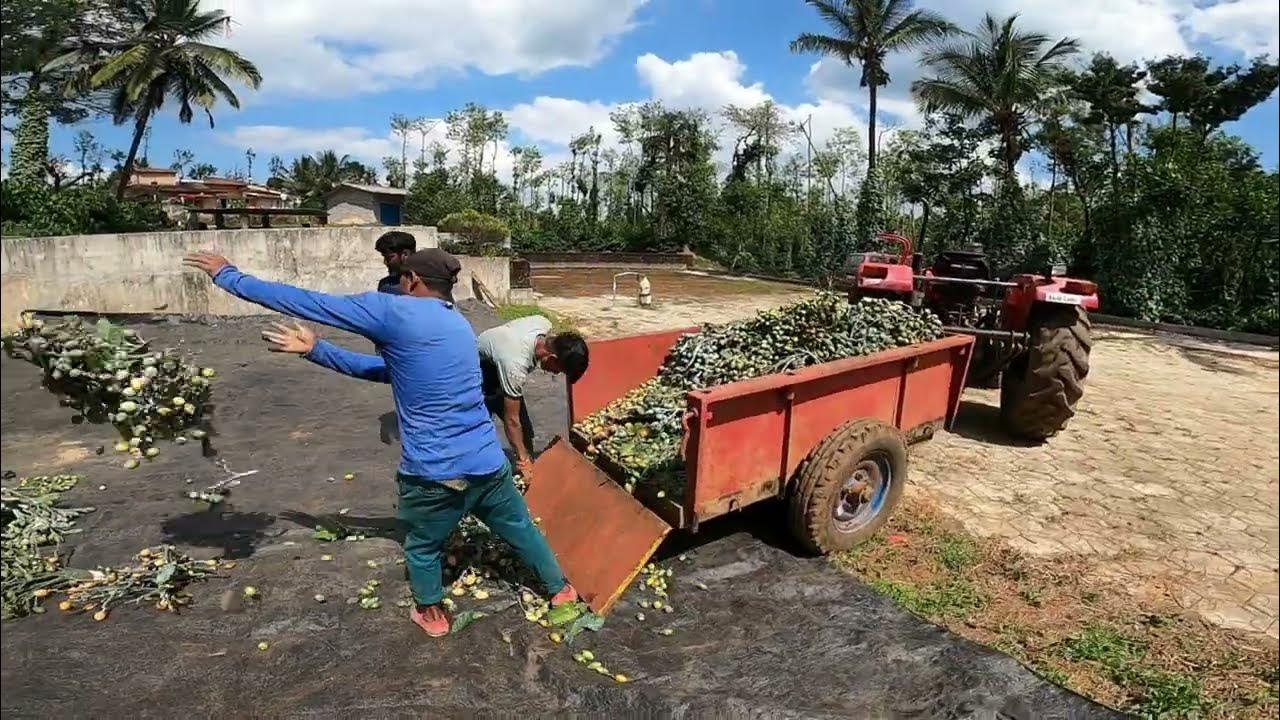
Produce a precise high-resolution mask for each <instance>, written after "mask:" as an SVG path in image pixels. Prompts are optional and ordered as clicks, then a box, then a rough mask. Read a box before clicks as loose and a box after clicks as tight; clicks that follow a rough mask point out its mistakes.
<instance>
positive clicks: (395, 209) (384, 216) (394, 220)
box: [378, 202, 400, 225]
mask: <svg viewBox="0 0 1280 720" xmlns="http://www.w3.org/2000/svg"><path fill="white" fill-rule="evenodd" d="M378 222H380V223H382V224H383V225H399V224H400V203H388V202H380V203H378Z"/></svg>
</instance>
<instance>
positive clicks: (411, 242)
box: [373, 230, 418, 295]
mask: <svg viewBox="0 0 1280 720" xmlns="http://www.w3.org/2000/svg"><path fill="white" fill-rule="evenodd" d="M373 249H374V250H377V251H378V254H379V255H381V256H382V264H383V265H386V266H387V276H386V277H384V278H382V279H381V280H379V281H378V292H383V293H389V294H391V295H399V294H400V265H401V264H402V263H403V262H404V261H405V260H407V259H409V256H410V255H412V254H413V253H414V252H416V251H417V249H418V241H417V240H415V239H414V238H413V236H412V235H410V234H409V233H407V232H405V231H403V230H392V231H390V232H385V233H383V234H382V236H381V237H379V238H378V239H377V240H376V241H374V243H373Z"/></svg>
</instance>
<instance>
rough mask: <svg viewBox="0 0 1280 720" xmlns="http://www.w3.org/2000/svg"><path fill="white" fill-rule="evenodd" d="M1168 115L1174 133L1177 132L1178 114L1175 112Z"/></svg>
mask: <svg viewBox="0 0 1280 720" xmlns="http://www.w3.org/2000/svg"><path fill="white" fill-rule="evenodd" d="M1169 115H1170V116H1171V117H1172V118H1173V130H1174V131H1175V132H1176V131H1177V130H1178V112H1177V111H1176V110H1175V111H1173V112H1171V113H1169Z"/></svg>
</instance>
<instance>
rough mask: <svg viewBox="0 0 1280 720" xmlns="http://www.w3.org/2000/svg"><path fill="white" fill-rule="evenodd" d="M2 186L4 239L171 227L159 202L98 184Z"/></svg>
mask: <svg viewBox="0 0 1280 720" xmlns="http://www.w3.org/2000/svg"><path fill="white" fill-rule="evenodd" d="M0 187H2V188H3V190H2V193H3V200H0V227H2V228H3V234H4V235H5V236H6V237H8V236H28V237H42V236H46V235H85V234H93V233H118V232H147V231H152V230H163V229H165V228H166V227H169V225H170V223H169V219H168V217H167V216H166V215H165V214H164V211H163V210H162V209H161V207H160V205H159V204H157V203H154V202H132V201H129V200H117V199H116V198H115V195H114V194H113V193H112V192H111V191H110V189H108V188H107V187H106V185H105V184H101V183H99V184H90V185H82V186H78V187H72V188H65V189H62V190H53V189H52V188H50V187H49V186H47V185H43V184H40V185H20V184H18V183H16V182H13V181H12V180H5V181H4V183H3V185H0Z"/></svg>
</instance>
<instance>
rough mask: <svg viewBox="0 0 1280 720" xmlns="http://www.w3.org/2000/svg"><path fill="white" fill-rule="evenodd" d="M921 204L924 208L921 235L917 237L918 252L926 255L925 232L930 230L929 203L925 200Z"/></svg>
mask: <svg viewBox="0 0 1280 720" xmlns="http://www.w3.org/2000/svg"><path fill="white" fill-rule="evenodd" d="M920 206H921V207H922V208H923V209H924V211H923V213H922V214H921V217H920V235H919V236H918V237H917V238H916V252H917V253H919V254H920V255H924V247H925V245H924V243H925V233H926V232H928V230H929V203H928V201H926V202H923V203H921V204H920Z"/></svg>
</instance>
